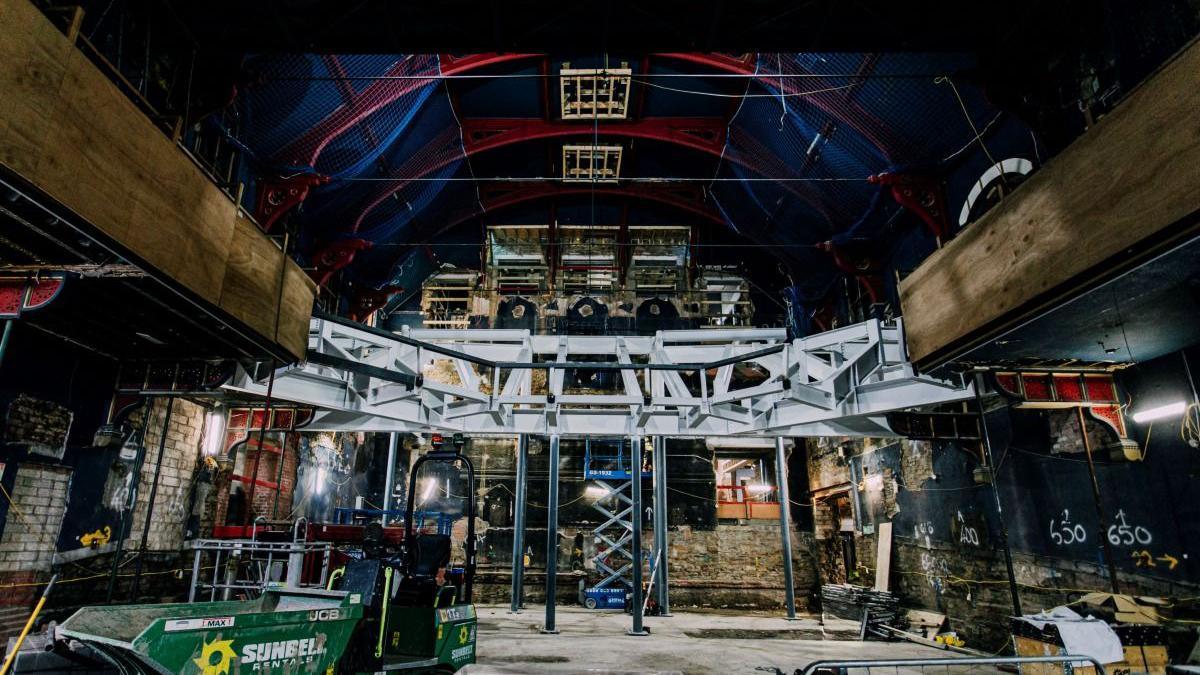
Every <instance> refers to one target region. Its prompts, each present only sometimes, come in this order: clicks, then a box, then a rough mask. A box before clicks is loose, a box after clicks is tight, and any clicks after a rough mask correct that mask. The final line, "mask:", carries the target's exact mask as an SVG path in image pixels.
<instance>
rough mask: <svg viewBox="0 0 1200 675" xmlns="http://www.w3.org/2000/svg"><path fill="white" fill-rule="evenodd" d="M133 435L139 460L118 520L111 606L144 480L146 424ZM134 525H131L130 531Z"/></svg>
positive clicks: (110, 584)
mask: <svg viewBox="0 0 1200 675" xmlns="http://www.w3.org/2000/svg"><path fill="white" fill-rule="evenodd" d="M153 408H154V405H153V403H151V404H149V405H147V406H146V411H145V413H143V414H144V415H145V418H143V419H144V420H146V421H148V420H149V417H150V413H151V412H152V410H153ZM133 434H137V436H138V449H137V458H136V459H135V460H134V462H133V469H132V475H131V476H130V477H129V491H128V492H127V493H126V495H125V504H124V505H123V506H122V508H121V517H120V518H119V519H118V520H117V532H116V534H117V547H116V550H115V551H114V552H113V561H112V568H111V569H110V570H109V572H108V592H107V594H106V595H105V598H104V603H105V604H111V603H112V599H113V592H114V591H115V590H116V588H117V571H118V570H119V569H120V568H121V554H122V553H123V552H124V550H125V536H126V534H125V523H126V522H129V521H130V519H132V518H133V510H134V508H135V507H136V506H137V492H138V485H139V484H140V483H141V478H142V464H144V463H145V462H146V423H145V422H143V423H142V428H141V429H135V430H134V431H133V432H132V433H131V434H130V440H132V438H133ZM132 527H133V525H132V523H131V524H130V529H132Z"/></svg>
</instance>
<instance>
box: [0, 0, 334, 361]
mask: <svg viewBox="0 0 1200 675" xmlns="http://www.w3.org/2000/svg"><path fill="white" fill-rule="evenodd" d="M0 31H2V33H0V165H3V166H4V167H6V168H8V169H9V170H11V171H13V172H15V173H17V174H18V175H20V176H21V177H22V178H23V179H25V180H26V181H28V182H30V183H32V184H33V185H34V186H36V187H37V188H38V189H39V190H41V191H42V192H43V193H45V194H46V195H48V196H50V197H51V198H53V199H54V200H56V201H58V202H59V203H61V204H62V205H63V206H64V207H66V208H68V209H70V210H71V211H73V212H74V213H75V214H77V215H78V216H79V217H80V218H82V219H83V220H85V221H86V222H87V224H88V225H90V226H91V227H93V228H95V229H96V230H97V231H98V232H99V233H101V234H103V235H105V236H107V237H109V238H111V239H112V240H115V241H116V242H117V243H118V244H120V246H122V247H124V249H125V250H126V251H127V253H128V254H129V255H130V257H131V258H132V259H134V260H135V261H137V262H138V263H139V264H145V265H148V266H149V268H150V271H153V272H155V273H156V274H157V275H159V276H160V277H168V278H169V279H170V280H171V281H172V282H174V283H175V284H176V285H177V286H178V287H182V288H184V289H186V290H187V291H189V292H190V294H191V295H192V296H194V297H196V298H198V299H200V300H202V301H204V302H206V303H208V305H209V307H211V308H213V309H217V308H219V309H220V310H223V311H224V312H225V313H226V314H227V315H228V316H229V317H230V318H232V319H234V320H235V322H236V323H240V324H241V325H242V326H245V327H248V328H250V329H252V330H253V331H254V332H256V333H258V334H259V336H261V337H263V338H265V339H266V340H267V341H270V342H275V343H276V344H280V345H281V346H282V347H283V349H284V351H286V352H287V353H289V354H291V355H292V356H295V357H301V356H303V354H304V350H305V347H306V344H307V333H308V322H309V317H310V316H311V313H312V301H313V296H314V294H315V286H314V284H313V283H312V282H311V280H309V279H308V278H307V276H306V275H305V274H304V273H303V271H301V270H300V268H299V267H298V266H296V264H295V263H294V262H292V261H291V260H289V259H287V257H286V256H285V255H284V254H283V253H282V252H281V251H280V250H279V248H278V247H277V246H275V244H274V243H272V242H271V241H270V239H268V238H267V237H266V235H265V234H263V233H262V232H261V231H259V229H258V227H257V226H256V225H255V224H254V223H253V222H251V221H250V220H249V219H247V218H245V217H243V216H242V215H241V214H240V213H239V212H238V210H237V208H236V207H235V205H234V204H233V202H232V201H231V200H230V199H229V198H228V197H227V196H226V195H225V194H224V193H222V192H221V191H220V190H219V189H218V188H217V187H216V186H215V185H213V184H212V183H211V182H210V181H209V179H208V177H207V176H206V175H205V174H204V173H203V172H202V171H201V170H200V169H199V168H198V167H196V166H195V165H194V164H193V163H192V162H191V161H190V160H189V159H188V158H187V157H186V156H185V155H184V154H183V153H181V152H180V151H179V149H178V148H177V147H176V145H175V143H174V142H173V141H172V140H171V139H168V138H167V137H166V136H164V135H163V134H162V133H161V131H160V130H159V129H158V128H157V127H156V126H155V125H154V124H153V123H152V122H151V121H150V120H149V119H148V118H146V117H145V115H143V114H142V112H141V111H140V110H139V109H138V108H137V106H135V105H134V104H133V103H132V102H131V101H130V100H129V99H128V98H127V97H125V95H124V94H122V93H121V91H120V90H119V89H118V88H117V87H116V85H114V84H113V83H112V82H110V81H109V80H108V78H107V77H105V76H104V75H103V74H102V73H100V72H99V71H98V70H97V69H96V67H95V66H94V65H92V63H91V62H90V61H89V60H88V58H87V56H86V55H85V54H83V53H82V52H80V51H79V50H77V49H76V48H75V47H74V45H72V44H71V42H70V41H68V40H67V39H66V37H64V36H63V35H62V33H61V32H60V31H59V30H58V29H57V28H55V27H54V25H53V24H52V23H51V22H50V21H49V20H47V19H46V18H45V17H44V16H42V15H41V13H40V12H38V10H37V9H36V8H35V7H34V6H33V5H32V4H31V3H30V2H28V0H0ZM281 272H285V274H283V275H282V277H283V279H284V288H283V292H282V294H281V290H280V279H281ZM281 295H282V297H283V298H284V300H283V302H282V303H281V302H280V298H281Z"/></svg>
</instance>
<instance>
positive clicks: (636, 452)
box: [627, 436, 649, 635]
mask: <svg viewBox="0 0 1200 675" xmlns="http://www.w3.org/2000/svg"><path fill="white" fill-rule="evenodd" d="M629 497H630V500H631V502H632V503H631V504H630V509H631V514H630V515H631V516H632V517H631V518H630V519H629V525H630V527H631V528H632V530H633V531H632V532H631V534H632V535H633V539H632V542H631V544H630V550H631V551H632V556H631V557H632V558H633V597H632V607H630V608H629V609H630V614H632V615H633V627H632V628H630V629H629V631H628V633H627V634H628V635H649V633H647V632H646V629H645V628H644V627H642V437H641V436H632V437H630V439H629Z"/></svg>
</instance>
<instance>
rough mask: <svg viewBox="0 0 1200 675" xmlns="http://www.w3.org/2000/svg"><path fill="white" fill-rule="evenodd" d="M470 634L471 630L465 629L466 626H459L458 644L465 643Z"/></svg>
mask: <svg viewBox="0 0 1200 675" xmlns="http://www.w3.org/2000/svg"><path fill="white" fill-rule="evenodd" d="M470 636H471V632H470V631H468V630H467V627H466V626H463V627H461V628H459V629H458V644H460V645H465V644H467V638H468V637H470Z"/></svg>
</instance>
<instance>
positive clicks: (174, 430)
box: [129, 399, 206, 551]
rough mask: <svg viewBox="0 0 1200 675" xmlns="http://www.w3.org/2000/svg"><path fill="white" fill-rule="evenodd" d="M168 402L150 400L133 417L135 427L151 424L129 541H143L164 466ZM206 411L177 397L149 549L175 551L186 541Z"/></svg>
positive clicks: (148, 428) (151, 523)
mask: <svg viewBox="0 0 1200 675" xmlns="http://www.w3.org/2000/svg"><path fill="white" fill-rule="evenodd" d="M167 405H168V402H167V401H165V400H162V399H158V400H154V401H153V402H151V403H150V404H148V408H147V409H146V410H145V411H141V412H139V413H137V414H136V416H135V417H134V418H133V419H132V420H131V422H132V423H133V424H135V425H137V426H142V425H143V423H144V422H145V421H146V420H148V424H145V429H146V436H145V452H146V456H145V460H144V461H143V463H142V472H141V480H140V484H139V486H138V495H137V505H136V507H135V509H134V513H133V520H132V522H133V527H132V528H131V529H130V530H129V537H130V541H131V543H132V544H135V545H140V543H141V537H142V529H143V527H144V524H145V522H146V514H147V512H148V510H149V509H148V507H149V504H150V492H151V490H152V486H153V484H154V475H155V473H156V472H158V471H159V469H160V467H159V465H158V445H159V441H160V440H161V439H162V433H163V421H164V419H165V418H166V412H167ZM205 411H206V409H205V408H204V407H202V406H200V405H197V404H195V403H192V402H190V401H186V400H183V399H175V402H174V404H173V405H172V408H171V420H170V422H169V424H168V425H167V429H166V439H165V440H166V442H165V445H164V446H163V456H162V467H161V473H159V476H158V490H157V493H156V494H155V500H154V501H155V504H154V510H153V513H152V515H151V519H150V532H149V536H148V537H147V540H146V546H147V548H148V549H149V550H152V551H177V550H179V549H180V547H182V545H183V541H184V524H185V521H186V520H187V517H188V514H189V510H188V509H189V506H190V502H191V491H192V481H193V478H194V476H195V474H196V469H197V467H198V466H199V462H200V452H201V444H202V443H203V440H204V438H203V437H204V414H205Z"/></svg>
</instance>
